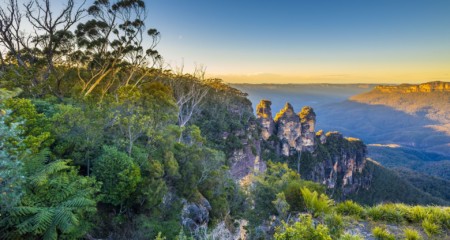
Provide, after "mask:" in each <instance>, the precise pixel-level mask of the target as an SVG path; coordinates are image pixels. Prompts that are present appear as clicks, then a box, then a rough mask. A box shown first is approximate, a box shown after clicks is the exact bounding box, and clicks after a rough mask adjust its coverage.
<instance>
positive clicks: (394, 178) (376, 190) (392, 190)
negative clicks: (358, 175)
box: [348, 159, 447, 205]
mask: <svg viewBox="0 0 450 240" xmlns="http://www.w3.org/2000/svg"><path fill="white" fill-rule="evenodd" d="M362 174H363V175H366V174H371V175H372V182H371V187H370V188H369V189H361V190H360V191H358V192H357V193H354V194H351V195H349V196H348V197H349V198H350V199H353V200H355V201H356V202H359V203H362V204H367V205H373V204H375V203H379V202H386V201H389V202H402V203H406V204H413V205H417V204H420V205H427V204H438V205H447V202H445V201H444V200H442V199H439V198H436V197H434V196H431V195H430V194H428V193H425V192H423V191H421V190H420V189H418V188H416V187H415V186H413V185H412V184H411V183H409V182H407V181H406V180H405V179H403V178H401V177H399V176H398V175H397V174H396V173H395V172H394V171H392V170H390V169H387V168H385V167H383V166H381V165H380V164H379V163H377V162H375V161H373V160H370V159H367V161H366V166H365V167H364V169H363V172H362Z"/></svg>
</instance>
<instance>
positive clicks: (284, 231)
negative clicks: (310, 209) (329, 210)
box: [274, 215, 331, 240]
mask: <svg viewBox="0 0 450 240" xmlns="http://www.w3.org/2000/svg"><path fill="white" fill-rule="evenodd" d="M274 238H275V239H276V240H285V239H286V240H287V239H289V240H290V239H315V240H331V236H330V235H329V231H328V228H327V227H326V226H325V225H322V224H314V223H313V221H312V218H311V215H306V216H305V215H304V216H301V218H300V221H299V222H296V223H294V224H293V225H288V224H283V227H282V228H280V227H278V228H277V229H276V232H275V235H274Z"/></svg>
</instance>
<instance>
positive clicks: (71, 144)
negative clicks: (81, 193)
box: [50, 104, 106, 175]
mask: <svg viewBox="0 0 450 240" xmlns="http://www.w3.org/2000/svg"><path fill="white" fill-rule="evenodd" d="M54 109H55V113H54V114H53V115H52V117H51V118H50V121H51V123H52V133H53V135H54V136H56V143H55V146H54V149H53V151H54V152H55V153H56V154H58V155H60V156H64V157H67V158H70V159H72V160H74V162H75V163H76V164H78V165H81V166H85V167H86V168H87V169H86V172H87V174H88V175H89V174H90V170H91V169H90V168H91V164H92V163H91V161H92V159H95V158H97V157H98V155H99V153H100V152H101V146H102V144H103V141H104V138H105V133H104V131H103V128H104V125H105V122H106V121H105V118H104V112H102V111H94V110H93V109H92V106H89V105H87V104H86V105H81V106H74V105H70V104H58V105H54Z"/></svg>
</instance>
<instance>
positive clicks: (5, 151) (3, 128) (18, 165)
mask: <svg viewBox="0 0 450 240" xmlns="http://www.w3.org/2000/svg"><path fill="white" fill-rule="evenodd" d="M8 115H9V112H5V115H0V209H2V210H4V211H7V210H8V209H10V208H11V207H13V206H16V205H17V204H18V202H19V201H20V197H21V195H22V194H23V192H22V188H21V186H22V183H23V181H24V176H23V174H22V168H23V162H21V161H20V159H19V158H20V156H19V155H20V154H19V153H20V151H19V150H18V149H21V148H23V139H22V138H21V137H20V135H21V131H20V129H18V126H19V123H13V124H10V125H9V126H8V125H6V124H5V121H4V120H5V118H7V117H8ZM11 143H13V144H11Z"/></svg>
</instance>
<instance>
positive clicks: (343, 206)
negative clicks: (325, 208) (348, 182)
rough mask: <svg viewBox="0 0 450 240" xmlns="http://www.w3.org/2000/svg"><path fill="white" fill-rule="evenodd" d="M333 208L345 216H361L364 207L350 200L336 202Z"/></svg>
mask: <svg viewBox="0 0 450 240" xmlns="http://www.w3.org/2000/svg"><path fill="white" fill-rule="evenodd" d="M335 209H336V212H338V213H339V214H342V215H345V216H355V217H362V216H363V214H364V208H363V207H362V206H361V205H359V204H357V203H355V202H353V201H352V200H347V201H344V202H341V203H338V204H337V205H336V207H335Z"/></svg>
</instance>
